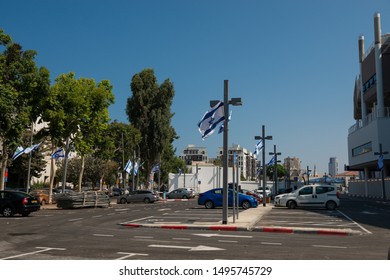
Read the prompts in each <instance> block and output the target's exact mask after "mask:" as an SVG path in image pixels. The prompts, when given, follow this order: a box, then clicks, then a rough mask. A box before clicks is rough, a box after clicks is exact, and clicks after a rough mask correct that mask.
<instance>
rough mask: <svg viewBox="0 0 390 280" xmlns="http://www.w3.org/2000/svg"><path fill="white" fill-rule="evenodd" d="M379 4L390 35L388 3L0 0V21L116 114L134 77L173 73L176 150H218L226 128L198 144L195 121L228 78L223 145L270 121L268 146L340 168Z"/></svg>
mask: <svg viewBox="0 0 390 280" xmlns="http://www.w3.org/2000/svg"><path fill="white" fill-rule="evenodd" d="M377 11H378V12H380V13H381V19H382V32H383V33H389V32H390V1H388V0H343V1H340V0H327V1H323V0H318V1H317V0H294V1H290V0H273V1H263V0H257V1H256V0H213V1H212V0H187V1H184V0H164V1H162V0H161V1H158V0H143V1H136V0H88V1H87V0H83V1H81V0H67V1H55V0H39V1H38V0H37V1H31V0H19V1H5V0H0V12H1V16H0V28H2V29H3V30H4V31H5V33H7V34H9V35H11V36H12V38H13V39H14V41H16V42H18V43H20V44H21V45H22V46H23V48H24V49H34V50H36V51H37V52H38V56H37V62H38V65H39V66H45V67H47V68H48V69H49V70H50V72H51V79H52V81H54V79H55V78H56V77H57V76H58V75H60V74H62V73H68V72H70V71H73V72H75V73H76V76H77V77H87V78H94V79H95V80H96V81H100V80H103V79H108V80H110V81H111V83H112V84H113V86H114V90H113V91H114V94H115V97H116V101H115V104H114V105H112V106H111V107H110V117H111V119H112V120H114V119H117V120H119V121H122V122H127V121H128V120H127V116H126V113H125V108H126V102H127V98H128V97H129V96H131V91H130V81H131V78H132V76H133V75H134V74H136V73H138V72H140V71H142V70H143V69H145V68H153V69H154V71H155V74H156V76H157V79H158V81H159V83H161V82H163V81H164V80H165V79H168V78H169V79H170V80H171V81H172V82H173V83H174V87H175V98H174V102H173V106H172V111H173V112H174V113H175V116H174V118H173V123H172V125H173V126H174V127H175V129H176V132H177V134H178V135H179V136H180V139H179V140H177V141H175V143H174V144H175V147H176V148H177V154H180V152H181V151H182V150H183V149H184V148H185V147H186V146H187V145H188V144H194V145H196V146H202V147H206V148H207V149H208V152H209V156H210V157H215V155H216V152H217V149H218V147H221V146H222V143H223V142H222V141H223V137H222V134H216V133H214V134H213V135H211V136H210V137H209V138H207V139H206V140H205V141H202V140H201V135H200V133H199V132H198V130H197V122H198V121H199V120H200V118H201V117H202V116H203V114H204V113H205V111H207V110H208V109H209V101H210V100H215V99H221V100H222V99H223V81H224V80H225V79H227V80H229V97H230V98H232V97H241V98H242V100H243V106H241V107H231V109H232V110H233V115H232V120H231V121H230V123H229V146H231V145H232V144H233V143H234V144H239V145H240V146H242V147H244V148H247V149H249V150H251V151H253V150H254V145H255V143H256V141H255V140H254V136H255V135H261V127H262V125H265V126H266V134H267V135H272V136H273V140H272V141H267V144H266V145H267V146H266V147H267V154H268V152H270V151H271V150H273V145H276V146H277V150H278V152H281V153H282V156H281V157H282V158H285V157H287V156H290V157H299V158H300V159H301V161H302V167H304V168H305V167H306V166H309V167H310V168H311V169H313V168H314V165H316V166H317V171H319V172H328V163H329V158H330V157H337V158H338V160H339V171H340V172H342V171H343V166H344V164H348V149H347V136H348V128H349V127H350V126H351V125H353V124H354V119H353V105H352V101H353V89H354V81H355V77H356V75H357V74H358V72H359V64H358V37H359V36H360V35H364V36H365V40H366V41H365V43H366V46H365V47H366V49H367V48H368V46H369V45H371V43H372V41H373V36H374V35H373V30H374V26H373V17H374V13H375V12H377ZM269 158H270V156H268V155H267V160H268V159H269Z"/></svg>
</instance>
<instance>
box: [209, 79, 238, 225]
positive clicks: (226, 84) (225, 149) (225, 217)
mask: <svg viewBox="0 0 390 280" xmlns="http://www.w3.org/2000/svg"><path fill="white" fill-rule="evenodd" d="M223 92H224V94H223V95H224V99H223V100H224V101H223V104H224V106H223V107H224V130H223V199H222V200H223V201H222V205H223V209H222V224H227V220H228V123H229V104H231V105H233V106H240V105H242V101H241V98H240V97H238V98H232V99H231V100H229V81H228V80H224V90H223ZM218 102H219V101H218V100H211V101H210V106H211V107H214V106H215V104H217V103H218Z"/></svg>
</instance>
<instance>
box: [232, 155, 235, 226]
mask: <svg viewBox="0 0 390 280" xmlns="http://www.w3.org/2000/svg"><path fill="white" fill-rule="evenodd" d="M235 169H236V152H234V159H233V170H232V173H233V190H232V192H233V197H232V199H233V223H235V222H236V175H235V171H236V170H235Z"/></svg>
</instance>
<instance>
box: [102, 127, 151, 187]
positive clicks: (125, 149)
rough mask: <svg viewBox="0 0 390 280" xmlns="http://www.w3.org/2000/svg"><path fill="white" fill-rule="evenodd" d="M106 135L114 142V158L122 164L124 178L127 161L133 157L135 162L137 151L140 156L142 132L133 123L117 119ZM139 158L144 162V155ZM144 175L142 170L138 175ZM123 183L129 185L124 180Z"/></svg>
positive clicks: (121, 169)
mask: <svg viewBox="0 0 390 280" xmlns="http://www.w3.org/2000/svg"><path fill="white" fill-rule="evenodd" d="M106 136H107V137H109V138H110V139H111V140H110V141H112V143H113V146H112V148H113V149H114V150H113V151H112V159H113V161H115V162H116V163H118V165H119V166H120V171H121V173H122V178H126V172H125V171H124V167H125V165H126V163H127V161H128V160H130V159H131V161H132V162H134V153H136V156H137V157H140V155H139V154H138V150H139V149H138V148H139V145H140V143H141V132H140V131H139V130H138V129H137V128H135V127H134V126H133V125H131V124H125V123H121V122H118V121H116V120H115V121H114V122H112V123H110V125H109V127H108V130H107V133H106ZM107 141H109V140H107ZM139 160H140V161H141V162H142V161H143V159H142V157H141V158H140V159H139ZM143 175H144V174H142V173H141V172H139V173H138V176H143ZM122 183H123V187H125V185H127V184H125V181H124V180H123V181H122Z"/></svg>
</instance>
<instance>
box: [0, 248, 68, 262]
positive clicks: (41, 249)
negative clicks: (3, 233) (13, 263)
mask: <svg viewBox="0 0 390 280" xmlns="http://www.w3.org/2000/svg"><path fill="white" fill-rule="evenodd" d="M35 248H37V249H40V250H37V251H34V252H29V253H24V254H20V255H15V256H10V257H6V258H3V259H1V260H9V259H15V258H19V257H24V256H28V255H35V254H39V253H43V252H47V251H52V250H57V251H64V250H66V249H65V248H50V247H35Z"/></svg>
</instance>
